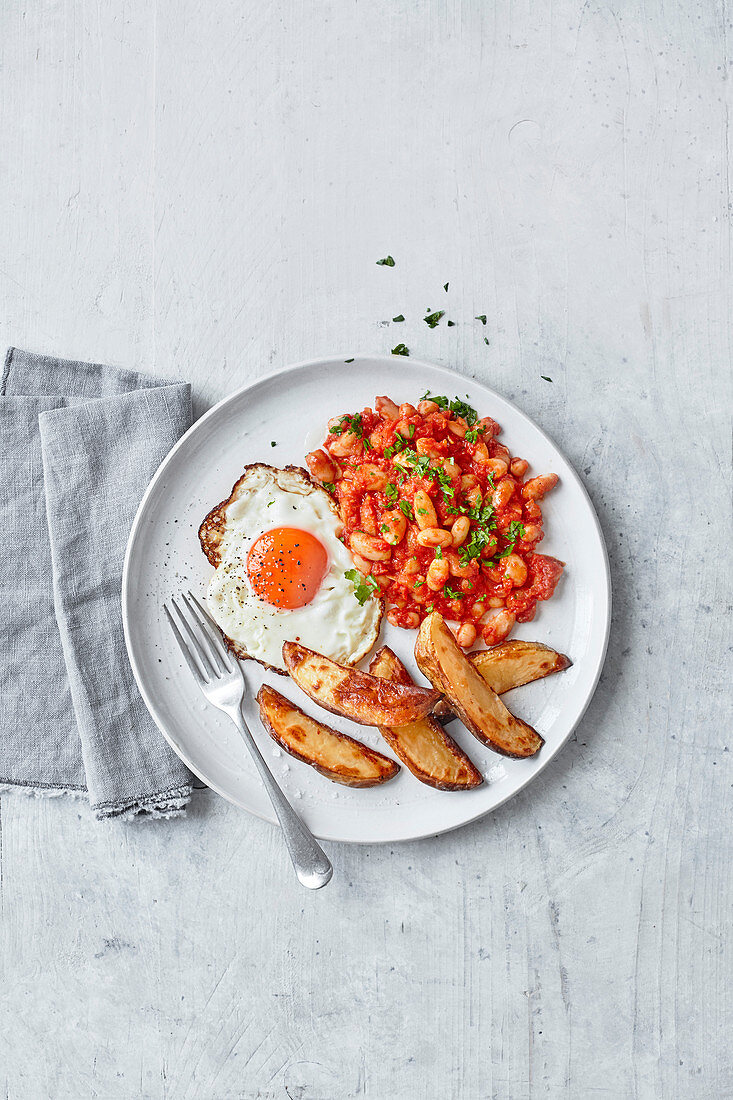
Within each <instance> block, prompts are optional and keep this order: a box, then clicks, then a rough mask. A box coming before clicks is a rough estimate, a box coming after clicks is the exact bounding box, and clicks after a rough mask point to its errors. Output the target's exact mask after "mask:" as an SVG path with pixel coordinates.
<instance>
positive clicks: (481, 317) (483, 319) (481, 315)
mask: <svg viewBox="0 0 733 1100" xmlns="http://www.w3.org/2000/svg"><path fill="white" fill-rule="evenodd" d="M474 321H480V322H481V324H482V325H485V324H486V314H485V313H479V315H478V316H477V317H474Z"/></svg>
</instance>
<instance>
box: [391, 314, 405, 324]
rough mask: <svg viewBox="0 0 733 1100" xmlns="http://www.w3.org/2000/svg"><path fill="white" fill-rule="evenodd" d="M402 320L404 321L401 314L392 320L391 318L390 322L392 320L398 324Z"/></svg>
mask: <svg viewBox="0 0 733 1100" xmlns="http://www.w3.org/2000/svg"><path fill="white" fill-rule="evenodd" d="M404 319H405V318H404V315H403V314H402V313H398V314H397V316H396V317H393V318H392V320H393V321H396V322H399V321H404Z"/></svg>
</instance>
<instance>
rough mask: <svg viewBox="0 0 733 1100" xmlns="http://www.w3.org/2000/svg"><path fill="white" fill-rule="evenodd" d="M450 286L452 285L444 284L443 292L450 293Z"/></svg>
mask: <svg viewBox="0 0 733 1100" xmlns="http://www.w3.org/2000/svg"><path fill="white" fill-rule="evenodd" d="M449 286H450V283H443V290H444V291H445V292H446V294H447V293H448V287H449Z"/></svg>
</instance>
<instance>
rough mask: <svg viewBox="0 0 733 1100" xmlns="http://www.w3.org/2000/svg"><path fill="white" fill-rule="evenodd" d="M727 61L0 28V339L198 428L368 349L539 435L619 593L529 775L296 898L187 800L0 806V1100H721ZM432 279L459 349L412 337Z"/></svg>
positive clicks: (160, 12) (360, 22) (570, 11)
mask: <svg viewBox="0 0 733 1100" xmlns="http://www.w3.org/2000/svg"><path fill="white" fill-rule="evenodd" d="M730 39H731V24H730V12H729V9H728V6H727V4H725V3H716V2H710V0H703V2H701V3H691V2H690V0H608V2H595V0H587V2H581V0H554V2H553V3H552V4H531V3H529V2H528V0H494V2H492V3H484V2H482V0H463V2H461V0H371V2H370V3H366V2H365V0H338V2H337V0H324V2H322V3H320V4H312V5H311V4H300V3H296V2H294V0H270V2H268V3H255V2H253V0H236V2H235V0H213V2H211V0H210V2H208V3H202V2H201V0H175V2H174V0H157V3H156V2H154V0H149V2H145V0H127V2H125V3H119V2H116V0H115V2H113V0H38V2H35V3H33V4H27V3H26V4H24V3H20V2H18V3H8V4H5V5H3V7H2V10H1V14H0V66H1V71H2V76H1V80H2V93H3V95H2V105H1V107H0V110H1V111H2V122H1V125H0V133H1V134H2V142H1V144H0V164H1V165H2V171H1V172H0V191H1V193H2V203H1V205H0V211H1V212H0V336H2V338H3V340H4V343H5V344H8V343H14V344H16V345H19V346H21V347H29V348H32V349H34V350H36V351H48V352H54V353H56V354H61V355H67V356H71V357H75V358H89V359H95V360H106V361H109V362H111V363H116V364H122V365H125V366H133V367H135V366H136V367H140V368H143V369H149V370H151V371H153V370H154V371H155V372H157V373H158V374H161V375H165V376H178V377H187V378H190V379H191V380H192V381H193V382H194V385H195V393H196V402H197V408H198V410H203V409H204V408H206V407H207V406H208V405H210V404H211V403H212V402H214V401H215V400H217V399H219V398H220V397H222V396H224V395H225V394H227V393H228V392H230V391H231V390H233V389H234V388H235V387H238V386H240V385H242V384H243V383H244V382H246V381H247V380H248V379H253V378H255V377H258V376H260V375H263V374H265V373H267V372H268V371H270V370H272V369H274V368H276V367H280V366H282V365H285V364H288V363H290V362H293V361H297V360H301V359H304V358H309V357H315V356H318V355H322V354H323V355H328V354H332V353H338V352H344V353H348V351H349V350H351V349H358V350H362V351H376V352H384V351H387V350H389V348H391V347H392V346H393V345H394V344H395V343H396V342H397V340H404V341H405V342H406V343H407V344H408V345H409V346H410V347H411V348H412V349H413V353H414V354H416V355H419V356H421V357H424V358H428V359H432V360H435V361H437V362H439V363H443V364H447V365H450V366H453V367H455V368H456V369H457V370H460V371H463V372H464V373H467V374H471V375H474V376H476V377H478V378H481V379H483V380H485V381H486V382H488V383H490V384H491V385H492V386H494V387H495V388H497V389H498V390H499V391H500V392H502V393H503V394H505V395H506V396H507V397H508V398H510V399H512V400H514V401H516V402H517V403H518V404H519V405H520V406H521V407H522V408H523V409H524V410H526V412H528V413H529V414H530V415H531V416H532V417H534V418H535V419H536V420H537V421H538V422H539V423H540V424H541V425H542V426H543V427H544V428H545V429H546V430H547V431H548V432H549V433H550V434H551V435H552V436H553V437H554V439H555V440H556V441H557V442H558V444H559V445H560V447H561V448H562V449H563V450H564V451H565V453H566V454H567V455H568V457H569V458H570V459H571V461H573V462H574V464H575V466H576V468H577V469H578V470H579V471H580V472H581V474H582V476H583V477H584V480H585V483H586V485H587V487H588V490H589V492H590V494H591V496H592V498H593V500H594V502H595V505H596V508H597V510H598V513H599V516H600V520H601V523H602V525H603V529H604V532H605V536H606V540H607V543H608V549H609V553H610V559H611V566H612V570H613V584H614V596H615V605H614V620H613V628H612V633H611V640H610V648H609V654H608V660H607V663H606V667H605V671H604V674H603V678H602V680H601V683H600V686H599V688H598V691H597V693H596V696H595V698H594V700H593V702H592V704H591V706H590V708H589V710H588V712H587V714H586V717H585V719H584V721H583V722H582V724H581V726H580V727H579V729H578V730H577V733H576V735H575V736H574V738H573V740H572V741H571V742H570V743H569V744H568V746H567V748H566V749H565V751H564V752H563V753H562V754H561V755H560V757H559V758H558V759H557V760H556V761H554V762H553V764H552V766H551V767H550V768H548V769H547V771H546V772H544V773H543V775H542V776H541V777H540V778H539V780H538V781H537V782H536V783H535V784H533V785H532V786H531V787H530V788H529V789H528V790H526V791H525V792H524V793H523V794H521V795H520V796H519V797H517V798H516V799H515V800H514V801H512V802H510V803H509V804H507V805H505V806H503V807H502V808H501V809H500V810H499V811H497V812H496V813H494V814H493V815H492V816H491V817H490V818H487V819H485V820H483V821H480V822H478V823H476V824H474V825H472V826H471V827H468V828H465V829H463V830H461V831H459V832H457V833H454V834H451V835H448V836H445V837H442V838H438V839H435V840H425V841H421V842H417V843H412V844H405V845H401V846H395V847H374V848H361V847H346V846H338V845H332V846H331V847H330V850H331V853H332V856H333V860H334V864H335V866H336V875H335V878H334V881H333V883H332V884H331V885H330V886H329V887H328V889H327V890H325V891H322V892H321V893H319V894H316V895H311V894H308V893H306V892H304V891H302V890H301V889H299V888H298V886H297V884H295V882H294V879H293V876H292V874H291V872H290V869H289V865H288V861H287V856H286V854H285V852H284V849H283V846H282V844H281V842H280V839H279V837H278V834H277V833H276V832H275V830H274V829H273V828H271V827H270V826H269V825H267V824H264V823H262V822H260V821H258V820H254V819H251V818H250V817H248V816H246V815H245V814H244V813H242V812H240V811H238V810H237V809H235V808H234V807H233V806H230V805H228V804H225V803H224V802H223V801H222V800H220V799H219V798H217V797H215V796H214V795H212V794H210V793H208V792H205V793H203V794H201V795H199V796H198V797H197V799H196V801H195V803H194V805H193V808H192V810H191V812H190V813H189V815H188V816H187V817H186V818H185V820H179V821H173V822H169V823H164V822H142V821H141V822H136V823H134V824H129V825H123V824H109V825H100V824H97V823H95V822H94V821H92V820H91V819H90V816H89V813H88V811H87V810H86V808H85V807H84V806H83V805H82V804H78V803H75V802H72V801H68V800H63V799H59V800H54V801H50V800H42V799H34V798H29V797H21V796H19V795H16V794H4V795H3V796H2V798H1V799H0V825H1V837H2V846H1V850H0V868H1V874H2V891H1V893H0V904H1V906H2V941H1V943H2V947H1V951H0V967H1V974H2V982H1V983H0V1086H2V1089H3V1091H2V1095H3V1096H4V1097H5V1098H6V1100H38V1098H45V1097H49V1098H53V1100H67V1098H68V1100H86V1098H87V1097H90V1098H91V1097H101V1098H110V1100H118V1098H132V1097H134V1098H137V1097H140V1098H146V1100H147V1098H150V1100H210V1098H211V1100H218V1098H235V1097H236V1098H239V1097H242V1098H246V1100H250V1098H261V1100H275V1098H278V1100H279V1098H281V1097H283V1098H286V1097H289V1098H290V1100H349V1098H354V1097H363V1098H371V1100H402V1098H405V1100H419V1098H426V1100H443V1098H457V1100H484V1098H488V1097H496V1098H500V1100H505V1098H506V1100H517V1098H524V1097H532V1098H534V1097H553V1098H554V1097H557V1098H566V1097H569V1098H573V1100H574V1098H577V1100H587V1098H588V1097H596V1096H598V1097H610V1098H613V1100H616V1098H619V1100H625V1098H627V1097H629V1098H643V1100H646V1098H657V1097H659V1098H662V1100H719V1098H724V1097H733V1056H732V1055H731V1050H732V1049H733V1048H732V1046H731V1042H730V1026H731V1023H732V1022H733V1021H732V1020H731V996H732V995H731V989H732V988H733V984H732V982H731V978H732V977H733V975H732V974H731V963H730V933H731V902H732V900H733V899H732V897H731V893H732V891H731V864H732V857H733V851H732V847H733V846H732V845H731V830H730V821H731V808H732V807H731V767H730V753H729V744H728V741H729V737H730V732H731V710H730V632H729V628H728V622H729V619H727V618H726V617H725V614H724V608H725V605H726V601H728V603H729V602H730V595H731V583H730V573H731V569H730V538H731V525H730V508H729V500H730V420H729V410H730V407H731V371H730V352H731V347H730V343H731V293H730V291H731V283H730V266H731V251H730V178H729V173H730V158H729V145H728V117H729V108H730V101H731V100H730V82H729V79H728V77H729V74H728V52H729V43H730ZM388 252H389V253H392V255H394V256H395V258H397V259H398V261H399V263H398V266H397V267H396V268H394V269H392V270H390V269H384V268H379V267H377V266H375V263H374V261H375V259H376V258H377V257H379V256H383V255H385V254H386V253H388ZM446 280H449V281H450V291H449V296H450V306H451V311H452V313H454V314H455V315H456V316H458V317H460V318H467V319H470V318H471V317H472V316H473V315H474V314H478V313H486V314H487V315H488V321H487V326H486V328H485V329H483V328H481V327H480V326H479V325H478V324H472V323H465V324H460V325H457V326H456V327H455V328H452V329H447V328H445V327H444V326H440V327H438V328H437V329H435V330H433V331H431V330H429V329H428V328H427V326H425V325H424V324H423V323H422V321H421V320H419V318H420V317H421V316H422V312H423V311H424V309H425V307H426V306H432V307H433V308H436V306H435V305H434V303H435V301H436V295H437V293H438V288H439V287H442V284H443V283H444V282H445V281H446ZM441 293H442V290H441ZM441 302H442V299H441ZM398 312H402V313H404V314H405V315H406V316H407V317H408V318H411V317H412V318H418V319H417V320H414V321H410V320H408V322H406V323H405V324H403V325H391V326H387V327H385V326H384V325H383V323H382V322H384V320H385V318H389V317H391V316H393V315H394V314H395V313H398ZM484 335H486V336H488V337H489V340H490V344H489V345H488V346H487V345H486V344H485V343H484V340H483V337H484ZM395 369H396V370H397V369H399V365H398V364H397V363H396V366H395ZM541 375H547V376H548V377H550V378H551V379H552V382H546V381H544V380H543V379H542V378H541ZM568 537H572V532H568Z"/></svg>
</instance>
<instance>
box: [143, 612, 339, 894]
mask: <svg viewBox="0 0 733 1100" xmlns="http://www.w3.org/2000/svg"><path fill="white" fill-rule="evenodd" d="M180 599H181V602H182V604H183V606H184V610H181V608H180V607H179V605H178V604H177V603H176V601H175V599H171V601H170V603H171V606H172V608H173V610H174V611H175V613H176V617H177V619H178V623H177V622H176V619H174V617H173V615H172V614H171V612H170V610H169V608H168V606H167V604H163V611H164V612H165V614H166V617H167V619H168V622H169V623H170V627H171V630H172V631H173V635H174V637H175V639H176V641H177V642H178V645H179V646H180V649H181V653H182V654H183V656H184V659H185V661H186V664H187V665H188V667H189V668H190V669H191V672H192V673H193V677H194V679H195V681H196V683H197V684H198V685H199V687H200V688H201V691H202V692H203V694H204V696H205V697H206V698H207V699H208V701H209V702H210V703H212V704H213V706H215V707H218V708H219V710H223V711H224V713H225V714H228V715H229V717H230V718H231V720H232V722H234V725H235V726H236V727H237V729H238V730H239V732H240V733H241V735H242V739H243V741H244V743H245V745H246V746H247V748H248V749H249V751H250V753H251V754H252V758H253V760H254V762H255V764H256V766H257V771H258V772H259V773H260V777H261V779H262V782H263V783H264V785H265V790H266V791H267V793H268V795H269V796H270V801H271V802H272V805H273V809H274V810H275V813H276V814H277V819H278V821H279V822H280V827H281V829H282V831H283V836H284V837H285V843H286V844H287V847H288V852H289V853H290V858H291V860H292V861H293V867H294V868H295V873H296V875H297V876H298V879H299V880H300V882H301V883H302V884H303V886H307V887H308V889H309V890H319V889H320V888H321V886H325V885H326V883H327V882H329V881H330V879H331V875H332V874H333V867H332V866H331V863H330V861H329V859H328V856H327V855H326V853H325V852H324V851H323V849H322V848H321V846H320V844H319V843H318V841H317V840H316V838H315V837H314V836H313V834H312V833H311V831H310V829H308V827H307V826H306V825H304V823H303V822H302V821H301V820H300V818H299V817H298V815H297V814H296V812H295V810H294V809H293V807H292V806H291V805H290V803H289V802H288V800H287V798H286V797H285V795H284V794H283V792H282V791H281V790H280V788H279V787H278V785H277V783H276V782H275V779H274V777H273V775H272V772H271V771H270V769H269V768H268V766H267V764H266V763H265V761H264V759H263V757H262V753H261V752H260V750H259V749H258V748H257V745H256V743H255V740H254V738H253V736H252V734H251V733H250V731H249V729H248V728H247V724H246V722H245V721H244V718H243V717H242V700H243V699H244V693H245V691H246V690H247V688H246V684H245V680H244V675H243V674H242V669H241V668H240V666H239V661H238V660H237V659H236V657H233V656H232V654H231V653H229V651H228V649H227V648H226V646H225V645H224V643H223V642H222V640H221V635H220V634H219V628H218V627H217V626H216V625H215V623H214V621H213V619H211V618H210V616H209V614H208V612H207V611H205V610H204V608H203V607H202V606H201V604H200V603H199V601H198V600H197V599H196V597H195V596H194V595H193V593H192V592H189V593H188V595H184V594H183V593H181V597H180ZM179 624H180V626H179ZM181 628H182V629H183V633H182V632H181ZM184 634H185V636H186V637H184ZM186 638H188V641H186Z"/></svg>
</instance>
